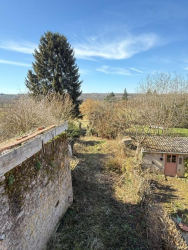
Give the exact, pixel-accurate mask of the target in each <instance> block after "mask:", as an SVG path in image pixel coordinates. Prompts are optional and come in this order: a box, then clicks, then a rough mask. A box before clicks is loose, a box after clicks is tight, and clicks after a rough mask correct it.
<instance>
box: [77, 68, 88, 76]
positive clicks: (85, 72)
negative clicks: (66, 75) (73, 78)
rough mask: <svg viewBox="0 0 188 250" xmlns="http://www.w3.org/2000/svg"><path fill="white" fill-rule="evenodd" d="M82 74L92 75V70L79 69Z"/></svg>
mask: <svg viewBox="0 0 188 250" xmlns="http://www.w3.org/2000/svg"><path fill="white" fill-rule="evenodd" d="M79 73H80V74H81V75H91V71H90V70H88V69H79Z"/></svg>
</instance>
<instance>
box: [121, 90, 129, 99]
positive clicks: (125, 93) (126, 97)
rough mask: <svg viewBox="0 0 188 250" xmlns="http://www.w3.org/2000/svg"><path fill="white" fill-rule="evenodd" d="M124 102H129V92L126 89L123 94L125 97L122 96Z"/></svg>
mask: <svg viewBox="0 0 188 250" xmlns="http://www.w3.org/2000/svg"><path fill="white" fill-rule="evenodd" d="M122 100H123V101H127V100H128V93H127V90H126V89H124V93H123V95H122Z"/></svg>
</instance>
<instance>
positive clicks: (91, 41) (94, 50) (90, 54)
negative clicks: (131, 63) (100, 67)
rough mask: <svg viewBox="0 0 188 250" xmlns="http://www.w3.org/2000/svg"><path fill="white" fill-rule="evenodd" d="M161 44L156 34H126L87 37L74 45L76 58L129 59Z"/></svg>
mask: <svg viewBox="0 0 188 250" xmlns="http://www.w3.org/2000/svg"><path fill="white" fill-rule="evenodd" d="M158 44H159V38H158V37H157V36H156V35H155V34H145V35H139V36H132V35H129V36H126V37H123V38H121V39H120V38H119V39H117V38H116V37H115V38H114V39H113V38H112V39H111V40H109V39H104V38H102V37H101V36H100V37H91V38H87V39H86V41H85V42H83V43H80V44H75V45H74V51H75V56H76V58H81V59H91V58H95V57H100V58H105V59H116V60H118V59H127V58H130V57H132V56H133V55H135V54H137V53H140V52H142V51H146V50H149V49H151V48H152V47H154V46H157V45H158Z"/></svg>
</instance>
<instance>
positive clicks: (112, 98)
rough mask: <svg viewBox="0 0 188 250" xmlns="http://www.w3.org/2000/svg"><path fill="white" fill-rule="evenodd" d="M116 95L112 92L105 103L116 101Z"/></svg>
mask: <svg viewBox="0 0 188 250" xmlns="http://www.w3.org/2000/svg"><path fill="white" fill-rule="evenodd" d="M115 99H116V98H115V94H114V92H111V93H110V94H108V95H107V96H106V98H105V101H110V102H111V101H115Z"/></svg>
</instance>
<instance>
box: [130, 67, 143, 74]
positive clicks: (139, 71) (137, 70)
mask: <svg viewBox="0 0 188 250" xmlns="http://www.w3.org/2000/svg"><path fill="white" fill-rule="evenodd" d="M130 69H131V70H133V71H136V72H138V73H142V71H141V70H139V69H135V68H130Z"/></svg>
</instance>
